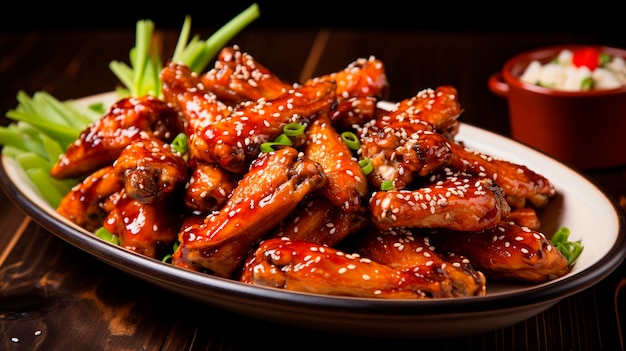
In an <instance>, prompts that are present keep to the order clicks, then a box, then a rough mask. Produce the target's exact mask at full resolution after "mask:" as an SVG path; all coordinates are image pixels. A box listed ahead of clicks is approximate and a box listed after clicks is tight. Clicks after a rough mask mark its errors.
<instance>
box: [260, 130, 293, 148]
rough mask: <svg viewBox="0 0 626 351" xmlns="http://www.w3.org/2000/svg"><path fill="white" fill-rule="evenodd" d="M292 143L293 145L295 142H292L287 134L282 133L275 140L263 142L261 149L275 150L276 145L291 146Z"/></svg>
mask: <svg viewBox="0 0 626 351" xmlns="http://www.w3.org/2000/svg"><path fill="white" fill-rule="evenodd" d="M291 145H293V143H292V142H291V139H289V137H288V136H287V135H285V134H281V135H279V136H278V137H277V138H276V139H275V140H274V141H269V142H266V143H263V144H261V151H262V152H273V151H276V150H275V149H274V146H291Z"/></svg>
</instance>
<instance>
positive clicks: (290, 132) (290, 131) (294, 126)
mask: <svg viewBox="0 0 626 351" xmlns="http://www.w3.org/2000/svg"><path fill="white" fill-rule="evenodd" d="M283 133H284V134H285V135H286V136H290V137H295V136H299V135H302V133H304V126H303V125H302V124H300V123H289V124H287V125H286V126H285V127H283Z"/></svg>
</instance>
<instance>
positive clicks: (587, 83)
mask: <svg viewBox="0 0 626 351" xmlns="http://www.w3.org/2000/svg"><path fill="white" fill-rule="evenodd" d="M591 88H593V79H591V77H587V78H585V79H583V80H582V82H580V90H583V91H587V90H591Z"/></svg>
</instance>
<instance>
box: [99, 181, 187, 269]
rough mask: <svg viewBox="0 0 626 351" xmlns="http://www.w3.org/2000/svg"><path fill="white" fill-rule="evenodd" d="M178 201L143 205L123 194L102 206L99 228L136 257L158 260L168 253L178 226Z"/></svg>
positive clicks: (112, 197) (179, 216) (179, 210)
mask: <svg viewBox="0 0 626 351" xmlns="http://www.w3.org/2000/svg"><path fill="white" fill-rule="evenodd" d="M179 203H180V200H179V199H170V201H168V200H167V199H166V200H163V201H158V202H152V203H143V202H140V201H137V200H135V199H133V198H132V197H130V196H128V194H126V192H125V191H124V190H122V191H120V192H118V193H115V194H113V195H112V196H110V197H109V199H108V201H106V202H105V204H104V208H105V210H106V211H107V213H108V214H107V217H106V219H105V220H104V222H103V224H102V226H103V227H104V228H105V229H107V230H108V231H109V232H111V233H112V234H114V235H116V236H117V237H118V239H119V245H120V246H122V247H124V248H126V249H128V250H131V251H133V252H136V253H138V254H141V255H144V256H147V257H150V258H155V259H158V260H160V259H162V258H163V256H164V255H165V254H166V253H168V252H171V250H172V247H173V245H174V243H175V242H176V239H177V235H178V231H179V229H180V225H181V222H182V216H181V209H180V207H181V206H179Z"/></svg>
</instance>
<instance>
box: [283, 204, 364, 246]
mask: <svg viewBox="0 0 626 351" xmlns="http://www.w3.org/2000/svg"><path fill="white" fill-rule="evenodd" d="M369 223H370V222H369V214H368V213H367V209H363V211H358V212H355V211H350V212H348V211H346V210H345V209H343V208H338V207H337V206H335V205H334V204H333V203H331V202H330V201H329V200H328V198H326V197H323V196H315V197H313V198H311V199H309V200H306V201H304V203H301V204H300V205H299V206H298V208H297V209H296V210H294V212H293V213H292V214H291V215H290V216H289V218H287V219H285V220H284V222H283V223H281V226H280V229H279V231H278V232H277V233H276V234H275V235H274V236H277V237H281V238H289V239H291V240H294V241H309V242H312V243H316V244H320V245H326V246H331V247H333V246H335V245H337V244H338V243H339V242H341V241H342V240H343V239H345V238H346V237H348V236H350V235H352V234H354V233H358V232H359V231H361V230H363V229H365V228H366V227H367V225H369Z"/></svg>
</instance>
